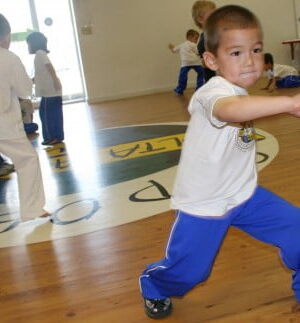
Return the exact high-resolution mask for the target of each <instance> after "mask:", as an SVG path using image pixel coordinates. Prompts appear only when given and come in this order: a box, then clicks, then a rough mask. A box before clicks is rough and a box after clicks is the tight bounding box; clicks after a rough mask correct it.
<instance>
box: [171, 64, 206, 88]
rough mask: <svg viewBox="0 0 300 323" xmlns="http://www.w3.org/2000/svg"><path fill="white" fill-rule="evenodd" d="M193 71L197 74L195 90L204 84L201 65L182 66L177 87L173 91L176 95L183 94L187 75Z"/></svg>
mask: <svg viewBox="0 0 300 323" xmlns="http://www.w3.org/2000/svg"><path fill="white" fill-rule="evenodd" d="M191 69H192V70H194V71H196V73H197V85H196V89H198V88H199V87H200V86H202V85H203V84H204V71H203V67H202V66H201V65H191V66H183V67H181V68H180V72H179V78H178V85H177V87H176V89H175V90H174V91H175V92H176V93H178V94H183V91H184V90H185V89H186V85H187V80H188V73H189V71H190V70H191Z"/></svg>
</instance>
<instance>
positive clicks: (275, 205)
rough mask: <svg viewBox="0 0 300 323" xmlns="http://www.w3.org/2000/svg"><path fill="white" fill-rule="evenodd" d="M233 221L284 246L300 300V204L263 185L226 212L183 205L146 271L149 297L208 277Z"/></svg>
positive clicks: (180, 291) (143, 281) (179, 292)
mask: <svg viewBox="0 0 300 323" xmlns="http://www.w3.org/2000/svg"><path fill="white" fill-rule="evenodd" d="M230 226H234V227H236V228H239V229H241V230H243V231H244V232H247V233H248V234H250V235H251V236H253V237H254V238H256V239H258V240H260V241H263V242H266V243H269V244H272V245H274V246H276V247H277V248H279V250H280V255H281V258H282V261H283V263H284V264H285V265H286V266H287V267H288V268H289V269H291V270H293V271H294V274H293V276H292V278H293V281H292V289H293V290H294V293H295V297H296V299H297V300H298V301H299V302H300V209H299V208H297V207H295V206H293V205H291V204H290V203H288V202H287V201H285V200H283V199H281V198H280V197H278V196H277V195H275V194H273V193H271V192H269V191H267V190H266V189H264V188H262V187H257V189H256V191H255V192H254V194H253V196H252V197H251V198H250V199H249V200H247V201H246V202H244V203H243V204H241V205H239V206H237V207H235V208H234V209H232V210H230V211H229V212H228V213H227V214H225V215H224V216H222V217H214V218H211V217H198V216H192V215H189V214H187V213H184V212H181V211H178V212H177V218H176V221H175V223H174V225H173V228H172V231H171V234H170V238H169V242H168V245H167V248H166V255H165V258H164V259H162V260H161V261H159V262H156V263H153V264H151V265H149V266H148V267H147V268H146V270H145V271H144V272H143V274H142V275H141V277H140V287H141V292H142V295H143V297H145V298H149V299H164V298H166V297H170V296H183V295H184V294H185V293H186V292H188V291H189V290H190V289H192V288H193V287H194V286H195V285H197V284H198V283H200V282H203V281H205V280H206V279H207V278H208V277H209V275H210V272H211V270H212V266H213V263H214V260H215V257H216V255H217V253H218V250H219V248H220V246H221V244H222V241H223V239H224V237H225V235H226V233H227V231H228V229H229V227H230Z"/></svg>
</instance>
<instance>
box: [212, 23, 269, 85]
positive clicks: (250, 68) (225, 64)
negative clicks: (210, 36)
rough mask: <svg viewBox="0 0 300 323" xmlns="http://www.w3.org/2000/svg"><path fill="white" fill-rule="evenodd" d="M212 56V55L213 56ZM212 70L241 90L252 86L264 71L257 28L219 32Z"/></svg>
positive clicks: (261, 44) (260, 39)
mask: <svg viewBox="0 0 300 323" xmlns="http://www.w3.org/2000/svg"><path fill="white" fill-rule="evenodd" d="M213 56H214V55H213ZM214 59H215V62H214V64H215V65H214V68H213V69H214V70H216V71H218V72H219V74H220V75H221V76H223V77H224V78H225V79H227V80H228V81H230V82H231V83H233V84H236V85H238V86H240V87H243V88H245V89H246V88H249V87H250V86H252V85H253V84H254V83H255V82H256V81H257V80H258V78H259V77H260V76H261V74H262V72H263V69H264V57H263V42H262V34H261V31H260V30H259V29H258V28H248V29H231V30H226V31H223V32H221V35H220V40H219V48H218V50H217V55H216V56H214Z"/></svg>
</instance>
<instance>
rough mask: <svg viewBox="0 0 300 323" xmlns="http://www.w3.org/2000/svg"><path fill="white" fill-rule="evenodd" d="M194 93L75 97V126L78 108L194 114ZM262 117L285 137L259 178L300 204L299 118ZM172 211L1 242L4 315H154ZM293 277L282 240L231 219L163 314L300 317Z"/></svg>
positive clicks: (100, 112)
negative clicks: (146, 306)
mask: <svg viewBox="0 0 300 323" xmlns="http://www.w3.org/2000/svg"><path fill="white" fill-rule="evenodd" d="M297 92H299V89H294V90H286V91H281V92H280V93H287V94H292V93H297ZM190 94H191V93H188V95H187V98H186V99H185V98H178V97H176V96H174V95H173V94H172V93H163V94H157V95H150V96H144V97H138V98H132V99H126V100H119V101H114V102H108V103H102V104H97V105H92V106H85V104H75V105H67V106H65V119H66V127H67V132H68V134H70V133H71V131H72V130H71V129H72V127H73V129H74V131H77V130H76V129H77V128H76V127H75V126H74V125H72V121H71V117H72V115H77V116H80V115H88V119H89V120H90V121H89V122H90V124H91V127H93V128H94V129H96V130H97V129H102V128H106V127H118V126H124V125H130V124H141V123H158V122H159V123H160V122H174V121H186V120H188V114H187V111H186V107H187V102H188V98H189V96H190ZM272 95H276V93H273V94H272ZM71 125H72V126H71ZM256 126H257V127H259V128H261V129H263V130H266V131H268V132H270V133H272V134H273V135H275V136H276V138H277V139H278V141H279V144H280V152H279V155H278V156H277V157H276V158H275V160H274V161H272V163H271V164H270V165H269V166H267V167H266V168H265V169H263V170H262V172H260V179H259V181H260V184H262V185H264V186H265V187H267V188H268V189H271V190H272V191H274V192H276V193H278V194H280V195H281V196H282V197H284V198H286V199H288V200H289V201H291V202H293V203H295V204H296V205H297V206H300V195H299V191H300V120H299V119H296V118H293V117H291V116H288V115H279V116H275V117H271V118H268V119H261V120H259V121H257V122H256ZM67 138H68V137H67ZM67 140H68V139H67ZM125 212H126V210H125ZM172 221H173V212H172V211H169V212H165V213H163V214H158V215H155V216H153V217H150V218H147V219H145V220H141V221H137V222H134V223H130V224H126V225H122V226H119V227H115V228H110V229H104V230H101V231H98V232H94V233H89V234H85V235H82V236H77V237H72V238H66V239H60V240H54V241H50V242H43V243H38V244H32V245H27V246H26V245H25V246H20V247H13V248H3V249H0V264H1V266H0V281H1V284H0V322H2V323H4V322H5V323H6V322H20V323H21V322H22V323H27V322H28V323H35V322H45V323H48V322H49V323H61V322H87V323H90V322H95V323H102V322H103V323H113V322H116V323H123V322H128V323H142V322H151V321H152V320H150V319H148V318H147V317H146V316H145V315H144V313H143V308H142V301H141V297H140V294H139V286H138V276H139V274H140V272H141V271H142V270H143V269H144V267H145V265H146V264H147V263H151V262H153V261H156V260H158V259H159V258H161V257H162V256H163V252H164V247H165V244H166V241H167V238H168V234H169V230H170V226H171V224H172ZM299 234H300V233H299ZM290 284H291V272H289V271H288V270H287V269H285V268H284V267H283V265H282V264H281V261H280V259H279V257H278V252H277V250H276V249H275V248H274V247H271V246H268V245H265V244H262V243H260V242H258V241H255V240H253V239H252V238H250V237H249V236H247V235H246V234H244V233H242V232H240V231H238V230H235V229H231V230H230V231H229V233H228V235H227V237H226V239H225V242H224V244H223V246H222V248H221V250H220V253H219V255H218V257H217V260H216V263H215V266H214V269H213V272H212V275H211V276H210V278H209V279H208V281H207V282H205V283H204V284H201V285H199V286H198V287H196V288H195V289H193V290H192V291H191V292H190V293H188V294H187V295H186V296H185V297H184V298H181V299H174V305H175V307H174V313H173V315H172V316H171V317H170V318H168V319H165V320H164V322H178V323H202V322H221V323H234V322H236V323H240V322H247V323H248V322H251V323H252V322H272V323H277V322H278V323H281V322H282V323H283V322H300V315H299V314H294V313H292V312H291V306H292V304H293V302H294V299H293V294H292V291H291V289H290Z"/></svg>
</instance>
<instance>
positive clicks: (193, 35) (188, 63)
mask: <svg viewBox="0 0 300 323" xmlns="http://www.w3.org/2000/svg"><path fill="white" fill-rule="evenodd" d="M198 39H199V33H198V32H197V31H196V30H193V29H190V30H188V31H187V33H186V41H185V42H184V43H182V44H180V45H178V46H176V47H175V46H174V45H173V44H169V49H170V50H171V51H172V52H173V53H177V52H179V55H180V61H181V68H180V72H179V78H178V85H177V87H176V89H175V90H174V92H175V93H176V94H178V95H183V92H184V90H185V89H186V85H187V80H188V73H189V71H190V70H191V69H193V70H194V71H195V72H196V73H197V85H196V90H197V89H198V88H199V87H200V86H201V85H203V83H204V78H203V76H204V74H203V67H202V66H201V59H200V56H199V54H198V49H197V42H198Z"/></svg>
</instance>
